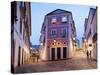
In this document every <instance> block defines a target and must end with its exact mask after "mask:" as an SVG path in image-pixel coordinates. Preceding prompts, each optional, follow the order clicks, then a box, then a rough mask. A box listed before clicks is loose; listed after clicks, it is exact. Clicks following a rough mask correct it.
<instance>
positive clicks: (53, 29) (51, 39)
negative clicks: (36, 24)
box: [40, 9, 76, 61]
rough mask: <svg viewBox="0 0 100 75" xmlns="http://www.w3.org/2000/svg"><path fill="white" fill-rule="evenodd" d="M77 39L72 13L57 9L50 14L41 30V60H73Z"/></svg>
mask: <svg viewBox="0 0 100 75" xmlns="http://www.w3.org/2000/svg"><path fill="white" fill-rule="evenodd" d="M75 39H76V29H75V25H74V21H73V16H72V13H71V12H69V11H66V10H62V9H56V10H54V11H52V12H50V13H48V14H47V15H46V16H45V18H44V22H43V25H42V28H41V36H40V43H41V46H40V58H41V60H44V61H45V60H60V59H67V58H72V56H73V55H74V50H75Z"/></svg>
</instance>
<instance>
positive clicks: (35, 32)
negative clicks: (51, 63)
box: [31, 2, 95, 45]
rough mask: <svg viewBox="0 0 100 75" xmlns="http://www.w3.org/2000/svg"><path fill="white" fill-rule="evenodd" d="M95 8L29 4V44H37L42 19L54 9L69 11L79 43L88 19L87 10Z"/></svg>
mask: <svg viewBox="0 0 100 75" xmlns="http://www.w3.org/2000/svg"><path fill="white" fill-rule="evenodd" d="M91 7H93V8H95V6H87V5H69V4H52V3H33V2H32V3H31V25H32V28H31V29H32V30H31V31H32V35H31V42H32V44H33V45H38V44H39V37H40V30H41V26H42V23H43V20H44V17H45V15H46V14H48V13H49V12H52V11H53V10H55V9H63V10H67V11H71V12H72V15H73V19H74V21H75V27H76V33H77V38H78V39H79V41H80V42H81V40H82V37H83V32H84V20H85V18H87V17H88V14H89V9H90V8H91Z"/></svg>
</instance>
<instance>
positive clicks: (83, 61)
mask: <svg viewBox="0 0 100 75" xmlns="http://www.w3.org/2000/svg"><path fill="white" fill-rule="evenodd" d="M96 68H97V63H96V61H93V60H87V57H86V54H84V53H83V51H82V50H80V51H76V53H75V55H74V57H73V58H72V59H67V60H59V61H47V62H38V63H31V64H24V65H22V66H20V67H17V68H16V70H15V72H16V73H32V72H49V71H68V70H84V69H96Z"/></svg>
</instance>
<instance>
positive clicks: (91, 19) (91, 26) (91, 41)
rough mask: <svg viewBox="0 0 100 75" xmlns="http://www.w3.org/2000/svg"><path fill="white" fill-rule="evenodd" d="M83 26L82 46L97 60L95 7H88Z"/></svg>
mask: <svg viewBox="0 0 100 75" xmlns="http://www.w3.org/2000/svg"><path fill="white" fill-rule="evenodd" d="M84 27H85V30H84V46H85V47H84V48H85V50H86V51H87V50H88V51H89V52H90V51H91V57H92V58H93V59H95V60H97V8H96V9H95V8H90V11H89V15H88V18H86V19H85V25H84Z"/></svg>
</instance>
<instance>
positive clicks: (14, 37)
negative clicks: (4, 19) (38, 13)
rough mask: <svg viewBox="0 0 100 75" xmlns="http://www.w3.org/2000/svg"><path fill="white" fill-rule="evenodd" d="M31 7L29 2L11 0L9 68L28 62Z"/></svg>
mask: <svg viewBox="0 0 100 75" xmlns="http://www.w3.org/2000/svg"><path fill="white" fill-rule="evenodd" d="M30 35H31V9H30V3H29V2H20V1H19V2H16V1H14V2H11V68H12V69H14V68H15V67H17V66H20V65H21V64H25V63H28V62H29V58H30Z"/></svg>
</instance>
